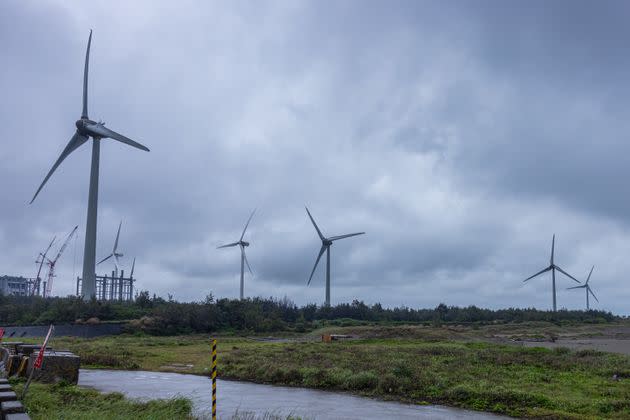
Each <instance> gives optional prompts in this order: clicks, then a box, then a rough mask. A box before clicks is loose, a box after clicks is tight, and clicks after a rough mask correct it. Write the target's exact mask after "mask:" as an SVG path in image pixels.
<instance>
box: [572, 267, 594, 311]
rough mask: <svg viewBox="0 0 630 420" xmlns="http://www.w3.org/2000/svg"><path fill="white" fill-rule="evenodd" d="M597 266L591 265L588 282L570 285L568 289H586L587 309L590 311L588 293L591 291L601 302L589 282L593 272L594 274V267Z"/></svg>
mask: <svg viewBox="0 0 630 420" xmlns="http://www.w3.org/2000/svg"><path fill="white" fill-rule="evenodd" d="M594 268H595V266H592V267H591V272H590V273H588V277H587V278H586V283H584V284H583V285H581V286H575V287H568V288H567V290H571V289H585V291H586V310H587V311H589V310H590V309H591V307H590V305H589V301H588V294H589V293H590V294H591V295H593V297H594V298H595V300H596V301H597V302H598V303H599V299H597V296H595V293H593V291H592V290H591V286H590V285H589V284H588V281H589V280H590V279H591V274H593V269H594Z"/></svg>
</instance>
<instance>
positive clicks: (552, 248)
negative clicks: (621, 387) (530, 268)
mask: <svg viewBox="0 0 630 420" xmlns="http://www.w3.org/2000/svg"><path fill="white" fill-rule="evenodd" d="M555 244H556V234H555V233H554V234H553V238H551V260H550V263H551V265H553V250H554V248H555Z"/></svg>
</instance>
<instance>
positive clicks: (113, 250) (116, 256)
mask: <svg viewBox="0 0 630 420" xmlns="http://www.w3.org/2000/svg"><path fill="white" fill-rule="evenodd" d="M121 226H122V220H121V221H120V224H119V225H118V233H116V240H115V241H114V248H113V249H112V253H111V254H109V255H108V256H107V257H105V258H103V259H102V260H100V261H99V262H97V263H96V265H99V264H100V263H102V262H105V261H107V260H109V259H110V258H111V257H114V267H116V275H118V268H119V267H120V265H119V264H120V261H119V260H118V258H120V257H122V256H123V254H121V253H119V252H118V239H119V238H120V227H121Z"/></svg>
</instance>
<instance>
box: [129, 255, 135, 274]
mask: <svg viewBox="0 0 630 420" xmlns="http://www.w3.org/2000/svg"><path fill="white" fill-rule="evenodd" d="M135 268H136V257H133V264H131V274H129V278H133V270H134V269H135Z"/></svg>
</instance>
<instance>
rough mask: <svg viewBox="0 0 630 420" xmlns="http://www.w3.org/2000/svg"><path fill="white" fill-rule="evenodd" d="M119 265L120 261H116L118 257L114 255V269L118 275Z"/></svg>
mask: <svg viewBox="0 0 630 420" xmlns="http://www.w3.org/2000/svg"><path fill="white" fill-rule="evenodd" d="M119 263H120V261H118V255H116V254H114V267H116V274H118V271H119V270H118V267H119Z"/></svg>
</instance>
